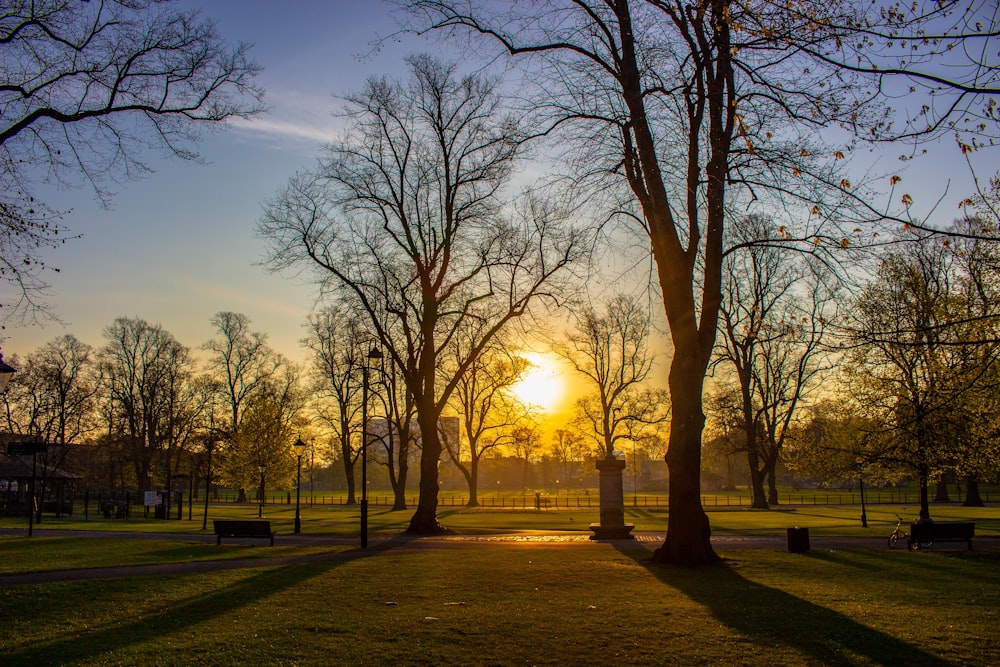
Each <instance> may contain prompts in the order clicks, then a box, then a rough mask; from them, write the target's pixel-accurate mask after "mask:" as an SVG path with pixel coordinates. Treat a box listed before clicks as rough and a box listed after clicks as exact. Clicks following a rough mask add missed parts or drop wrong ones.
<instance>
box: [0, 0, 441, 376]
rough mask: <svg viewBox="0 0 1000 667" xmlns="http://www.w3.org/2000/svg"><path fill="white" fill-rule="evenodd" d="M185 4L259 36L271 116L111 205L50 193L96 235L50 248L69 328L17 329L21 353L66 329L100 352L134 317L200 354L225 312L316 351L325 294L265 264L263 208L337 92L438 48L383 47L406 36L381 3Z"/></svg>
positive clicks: (205, 146)
mask: <svg viewBox="0 0 1000 667" xmlns="http://www.w3.org/2000/svg"><path fill="white" fill-rule="evenodd" d="M181 5H182V6H186V7H197V8H199V9H200V10H201V12H202V14H203V15H205V16H208V17H211V18H213V19H215V20H216V22H217V24H218V27H219V30H220V32H221V33H222V34H223V35H224V36H225V37H226V38H227V39H228V40H230V41H248V42H251V43H253V44H254V47H253V50H252V53H253V56H254V59H255V60H256V61H257V62H258V63H259V64H261V65H262V66H263V67H264V72H263V74H262V75H261V77H260V79H259V83H260V84H261V85H262V86H263V87H264V88H265V89H266V91H267V93H266V97H265V103H266V104H267V106H268V107H269V112H268V113H267V114H266V115H265V116H263V117H261V118H259V119H256V120H253V121H250V122H238V123H234V124H233V125H232V126H230V127H229V128H227V129H225V130H223V131H214V132H211V133H209V134H207V135H206V136H205V139H204V140H203V142H202V143H200V144H199V145H198V147H197V149H198V151H199V153H200V155H201V157H202V159H203V161H204V164H198V163H192V162H187V161H183V160H178V159H160V158H159V157H158V156H157V155H155V154H146V155H145V156H144V157H145V159H146V162H147V163H148V164H149V165H150V166H151V167H153V169H154V170H155V171H154V173H152V174H149V175H146V176H145V177H143V178H142V179H141V180H139V181H132V182H128V183H125V184H123V185H122V186H121V187H119V188H117V189H116V192H117V194H116V196H115V197H114V200H113V203H112V208H111V210H106V209H103V208H102V207H101V206H100V204H99V203H98V202H97V201H95V198H94V196H93V193H92V192H91V191H88V190H86V189H84V188H80V189H76V190H73V191H56V190H54V189H48V190H42V189H40V190H39V193H44V196H45V197H46V198H47V201H48V203H49V204H50V205H51V206H52V207H53V208H55V209H58V210H68V211H70V213H69V215H67V216H66V217H65V218H64V220H63V223H64V224H65V225H66V226H67V227H69V228H70V230H71V232H73V233H76V234H81V235H82V237H81V238H79V239H75V240H72V241H69V242H67V243H66V244H65V245H64V246H62V247H61V248H59V249H57V250H56V251H54V252H51V253H48V254H47V255H46V259H47V262H48V263H49V264H50V265H52V266H56V267H58V268H59V270H60V272H59V273H56V274H53V273H51V272H49V273H48V276H47V278H48V281H49V282H50V284H51V286H52V290H51V295H50V298H49V300H48V302H49V303H50V305H51V306H52V307H53V309H54V311H55V313H56V314H57V315H58V317H59V318H60V319H61V320H62V322H61V323H59V322H43V323H42V326H36V325H33V326H16V325H15V324H13V323H7V325H6V328H5V330H4V331H3V332H2V334H0V335H2V339H3V340H2V347H3V352H4V353H6V354H8V356H9V355H10V354H11V353H18V354H22V355H23V354H26V353H28V352H30V351H31V350H33V349H35V348H36V347H37V346H38V345H40V344H43V343H45V342H46V341H49V340H52V339H53V338H56V337H58V336H61V335H63V334H65V333H72V334H73V335H75V336H76V337H77V338H79V339H81V340H82V341H84V342H86V343H89V344H91V345H94V346H95V347H97V346H100V345H102V344H103V338H102V331H103V330H104V328H105V327H106V326H108V325H109V324H111V323H112V321H113V320H114V319H115V318H116V317H121V316H126V317H141V318H143V319H145V320H147V321H149V322H151V323H158V324H161V325H162V326H163V327H164V328H165V329H166V330H168V331H170V332H171V333H172V334H173V335H174V337H175V338H177V339H178V340H179V341H180V342H181V343H183V344H184V345H187V346H189V347H192V348H198V347H199V346H200V345H201V344H202V343H203V342H205V341H207V340H209V339H210V338H212V337H213V335H214V332H213V330H212V327H211V324H210V320H211V318H212V316H213V315H214V314H215V313H217V312H220V311H235V312H241V313H244V314H246V315H248V316H249V317H250V319H251V320H252V324H253V327H254V329H255V330H258V331H263V332H266V333H267V334H268V335H269V337H270V342H271V345H272V347H273V348H274V349H275V350H277V351H278V352H280V353H282V354H284V355H286V356H288V357H291V358H293V359H301V358H302V357H303V356H304V355H303V352H302V351H301V349H300V346H299V340H300V339H301V338H302V337H303V335H304V333H305V332H304V330H303V326H302V325H303V323H304V321H305V318H306V316H307V314H308V313H309V311H310V309H311V306H312V304H313V298H314V289H313V288H312V286H310V285H307V284H304V283H302V282H301V281H297V280H295V279H294V278H293V277H290V276H285V275H278V274H273V273H270V272H268V271H267V270H266V269H265V268H264V267H262V266H260V264H259V260H260V259H261V257H262V256H263V254H264V251H265V244H264V241H263V240H261V239H259V238H258V237H257V236H256V233H255V225H256V223H257V221H258V219H259V218H260V215H261V204H262V202H263V201H265V200H266V199H268V198H270V197H273V196H274V195H275V194H276V193H277V191H278V190H279V189H280V187H281V186H282V185H283V184H284V183H285V182H286V181H287V180H288V179H289V178H290V177H291V176H293V175H294V174H295V172H296V171H297V170H302V169H306V168H309V167H311V166H313V164H314V162H315V159H316V158H317V157H318V155H319V154H320V149H321V147H322V145H323V144H324V143H325V142H329V141H330V140H332V139H333V138H334V137H336V135H337V133H338V131H339V128H340V125H339V121H338V119H336V118H335V117H334V116H333V113H332V112H333V111H334V109H335V108H336V106H337V100H336V99H335V95H338V94H344V93H346V92H349V91H353V90H356V89H358V88H360V87H361V86H362V84H363V83H364V81H365V79H366V78H367V77H369V76H371V75H375V74H383V73H387V74H394V73H395V74H398V73H402V72H403V62H402V61H403V58H404V57H405V56H406V55H407V54H409V53H413V52H421V51H428V50H430V49H431V48H435V49H436V48H438V47H437V46H435V45H434V44H432V43H431V42H429V41H424V40H421V39H419V38H416V37H411V38H409V39H407V40H405V42H393V43H391V44H389V45H388V46H387V47H386V48H383V49H381V50H380V51H379V52H377V53H373V48H372V42H373V40H375V39H376V38H377V37H379V36H384V35H388V34H391V33H392V32H394V31H395V30H396V22H395V21H394V20H393V18H392V16H390V15H389V13H388V11H387V9H386V8H385V7H384V6H382V5H381V4H379V3H378V2H355V1H347V0H335V1H332V2H331V1H329V0H328V1H326V2H320V1H308V2H307V1H302V0H299V1H296V2H281V3H278V2H265V1H261V0H211V1H210V2H209V1H203V2H194V1H188V2H183V3H181Z"/></svg>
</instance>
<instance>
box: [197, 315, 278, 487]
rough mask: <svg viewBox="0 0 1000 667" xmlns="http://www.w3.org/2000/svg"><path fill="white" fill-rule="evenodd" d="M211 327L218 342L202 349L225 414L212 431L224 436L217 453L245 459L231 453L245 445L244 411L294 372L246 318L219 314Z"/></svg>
mask: <svg viewBox="0 0 1000 667" xmlns="http://www.w3.org/2000/svg"><path fill="white" fill-rule="evenodd" d="M212 325H213V326H214V327H215V328H216V330H217V331H218V333H219V338H215V339H212V340H210V341H208V342H207V343H205V344H204V345H203V346H202V349H204V350H206V352H207V353H208V355H207V359H206V364H207V368H208V372H209V374H210V375H211V377H212V378H214V379H215V380H216V384H215V386H217V387H218V388H219V389H220V391H221V393H220V395H219V403H220V406H224V410H225V414H226V417H225V420H224V421H221V422H217V423H216V424H215V428H217V429H219V431H220V432H223V433H224V434H225V445H226V447H225V448H224V451H221V452H220V454H221V458H223V459H225V458H227V457H229V456H230V455H233V456H236V457H237V458H246V456H245V455H242V454H239V453H237V452H235V451H233V450H236V449H238V448H239V447H240V446H242V445H245V444H246V443H247V442H248V441H247V439H246V438H244V437H242V435H241V430H242V428H243V419H244V417H245V416H246V413H247V411H248V410H250V409H251V408H252V407H253V405H254V403H255V402H256V401H257V400H260V399H262V398H263V397H266V396H267V395H268V392H272V391H274V387H275V386H276V385H275V383H277V385H282V384H285V380H286V379H287V377H288V376H289V375H293V376H294V374H295V371H294V370H293V369H291V368H290V364H289V363H288V362H287V361H286V360H285V359H284V357H282V356H281V355H280V354H278V353H277V352H275V351H274V350H273V349H271V347H270V345H268V343H267V334H265V333H263V332H260V331H253V330H252V329H251V328H250V325H251V321H250V318H249V317H247V316H246V315H243V314H242V313H232V312H220V313H218V314H216V315H215V316H214V317H213V318H212ZM282 393H284V390H283V392H282ZM241 479H242V478H241ZM239 489H240V497H241V498H244V497H245V496H246V489H245V488H244V487H239Z"/></svg>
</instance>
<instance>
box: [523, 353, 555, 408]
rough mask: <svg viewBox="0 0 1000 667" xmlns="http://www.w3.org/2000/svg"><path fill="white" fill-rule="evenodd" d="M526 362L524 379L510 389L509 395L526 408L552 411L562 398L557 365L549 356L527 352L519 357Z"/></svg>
mask: <svg viewBox="0 0 1000 667" xmlns="http://www.w3.org/2000/svg"><path fill="white" fill-rule="evenodd" d="M521 356H522V357H524V359H525V360H527V362H528V368H527V370H525V373H524V377H523V378H522V379H521V380H520V381H519V382H517V383H516V384H514V385H513V386H512V387H511V393H513V394H514V396H515V397H516V398H517V399H518V400H519V401H521V402H522V403H524V404H525V405H527V406H531V407H535V408H538V409H540V410H543V411H545V412H549V411H551V410H553V409H554V408H555V407H556V406H557V405H559V402H560V401H561V400H562V397H563V379H562V376H561V375H560V374H559V370H558V365H557V364H556V362H555V361H554V360H553V359H552V358H551V357H549V356H547V355H544V354H537V353H534V352H527V353H524V354H522V355H521Z"/></svg>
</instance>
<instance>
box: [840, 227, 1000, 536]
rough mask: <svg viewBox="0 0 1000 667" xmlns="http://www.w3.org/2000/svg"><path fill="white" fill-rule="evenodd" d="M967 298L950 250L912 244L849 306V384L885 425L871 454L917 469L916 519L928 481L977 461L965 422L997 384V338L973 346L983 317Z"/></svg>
mask: <svg viewBox="0 0 1000 667" xmlns="http://www.w3.org/2000/svg"><path fill="white" fill-rule="evenodd" d="M967 296H968V294H967V293H965V294H963V286H962V281H961V280H960V279H959V278H958V274H956V271H955V256H954V255H953V254H952V253H950V252H948V251H947V249H946V248H945V247H944V246H934V245H931V244H928V243H912V244H908V245H906V246H905V247H904V248H903V249H902V250H900V251H897V252H894V253H891V254H889V255H888V256H887V257H886V258H885V259H884V260H883V261H882V264H881V266H880V268H879V272H878V274H877V276H876V278H875V280H874V281H873V282H872V283H871V284H870V285H869V286H868V287H867V288H866V289H865V291H864V292H863V293H862V295H861V296H860V297H859V298H858V301H857V303H856V305H855V308H854V309H853V311H852V312H853V316H854V318H853V330H852V332H851V338H852V341H853V343H854V345H855V347H854V349H853V350H852V351H851V355H850V360H849V361H850V363H849V366H848V368H849V369H850V372H849V374H848V378H849V382H850V387H851V389H852V391H854V392H855V393H856V394H857V396H858V398H859V403H860V405H861V406H862V407H863V408H864V409H865V410H866V411H867V412H868V414H870V415H872V416H873V418H874V419H875V421H876V423H878V424H880V425H882V426H883V428H882V429H881V430H880V431H878V432H877V433H876V435H877V436H878V438H877V445H876V446H877V450H876V452H875V454H874V455H875V457H877V458H878V460H880V461H882V462H892V463H895V464H896V465H897V466H908V467H910V468H911V469H912V470H913V471H915V473H916V475H917V479H918V481H919V483H920V496H921V497H920V501H921V509H920V516H921V518H924V519H927V518H929V517H930V509H929V503H928V500H929V499H928V493H927V488H928V483H929V482H930V481H933V480H934V479H937V478H938V477H939V476H940V475H941V474H942V473H943V472H944V471H946V470H953V469H955V468H956V467H957V466H959V465H961V464H962V462H969V463H972V461H974V460H975V457H974V456H973V455H972V454H971V452H973V451H975V449H976V447H975V438H973V437H971V436H972V432H971V428H970V424H971V423H972V422H973V420H975V419H976V417H977V416H979V415H978V414H977V413H978V411H979V410H981V409H982V408H983V407H984V406H987V405H990V402H991V401H992V400H993V399H992V397H991V394H992V393H993V392H995V387H996V385H995V384H994V381H995V379H996V365H997V362H998V358H1000V345H997V344H992V345H990V344H974V343H973V339H974V338H975V336H974V335H973V336H970V334H973V332H975V331H977V330H981V329H980V327H979V324H980V323H981V322H982V321H983V320H982V319H981V318H980V317H975V318H969V317H968V314H969V313H968V308H969V303H968V301H967ZM994 307H995V304H994ZM987 321H988V320H987ZM970 325H972V328H971V329H970ZM964 471H965V472H966V473H968V471H969V468H966V469H965V470H964Z"/></svg>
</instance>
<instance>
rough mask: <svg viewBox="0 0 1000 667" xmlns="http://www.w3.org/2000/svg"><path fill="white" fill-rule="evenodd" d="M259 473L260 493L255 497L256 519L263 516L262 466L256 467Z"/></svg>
mask: <svg viewBox="0 0 1000 667" xmlns="http://www.w3.org/2000/svg"><path fill="white" fill-rule="evenodd" d="M257 470H259V471H260V493H259V494H258V496H257V518H258V519H260V518H261V517H263V516H264V466H257Z"/></svg>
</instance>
